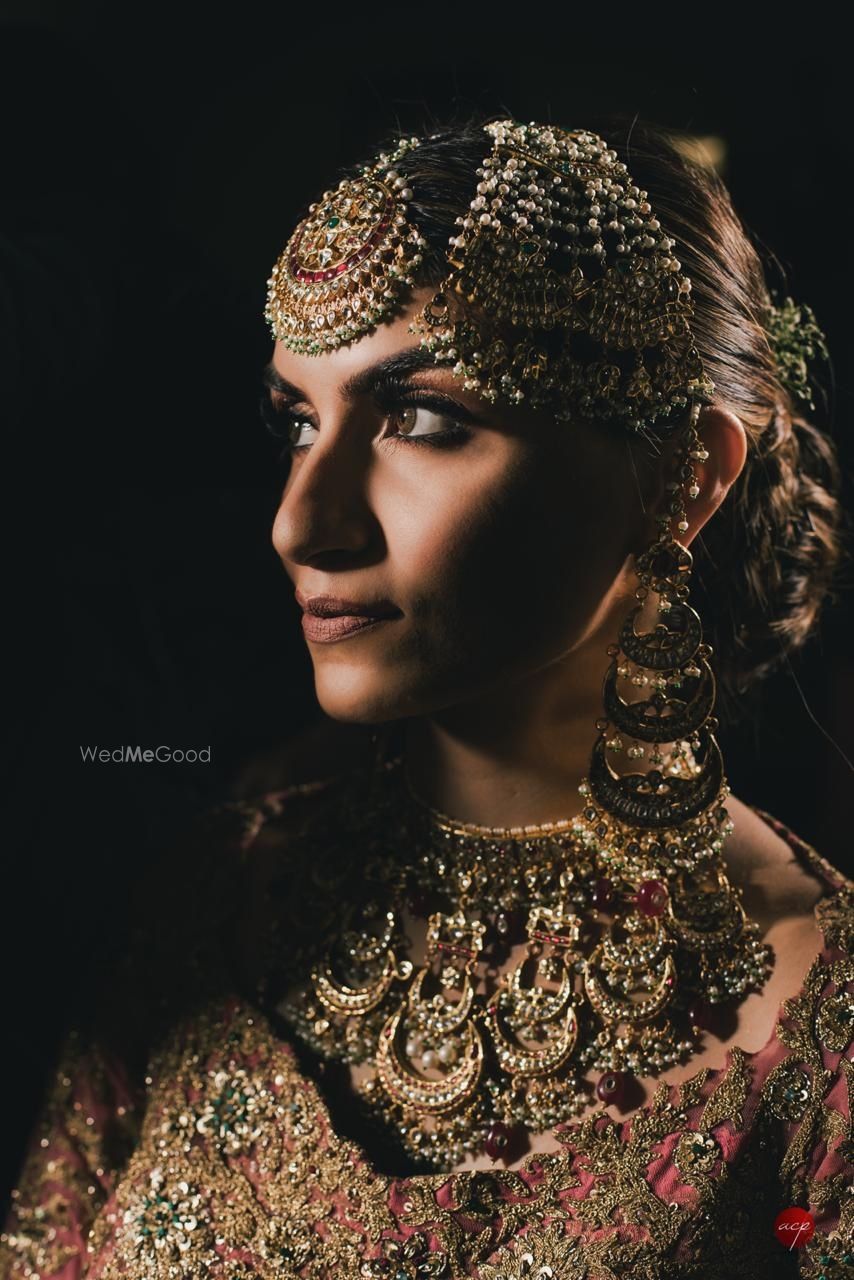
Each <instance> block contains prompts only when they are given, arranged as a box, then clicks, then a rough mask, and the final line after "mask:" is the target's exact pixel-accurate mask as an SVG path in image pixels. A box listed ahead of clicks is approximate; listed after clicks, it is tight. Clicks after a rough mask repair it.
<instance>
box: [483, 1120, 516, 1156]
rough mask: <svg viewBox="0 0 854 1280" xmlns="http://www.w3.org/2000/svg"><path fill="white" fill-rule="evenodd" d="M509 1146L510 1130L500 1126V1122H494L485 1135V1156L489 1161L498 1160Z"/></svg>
mask: <svg viewBox="0 0 854 1280" xmlns="http://www.w3.org/2000/svg"><path fill="white" fill-rule="evenodd" d="M509 1145H510V1128H509V1126H508V1125H506V1124H502V1123H501V1121H500V1120H496V1121H495V1123H494V1124H493V1125H491V1126H490V1129H489V1132H488V1133H487V1135H486V1141H485V1142H484V1144H483V1147H484V1150H485V1151H486V1154H487V1155H488V1156H489V1158H490V1160H498V1159H500V1158H501V1156H503V1155H504V1153H505V1151H506V1150H507V1148H508V1146H509Z"/></svg>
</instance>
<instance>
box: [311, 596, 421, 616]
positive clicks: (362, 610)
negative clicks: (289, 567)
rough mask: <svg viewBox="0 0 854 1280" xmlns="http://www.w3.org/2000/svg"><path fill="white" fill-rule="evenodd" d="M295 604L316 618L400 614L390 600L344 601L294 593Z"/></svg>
mask: <svg viewBox="0 0 854 1280" xmlns="http://www.w3.org/2000/svg"><path fill="white" fill-rule="evenodd" d="M296 598H297V604H299V605H300V606H301V607H302V608H303V609H304V610H305V612H306V613H311V614H313V615H314V616H315V617H316V618H337V617H341V616H346V617H348V618H396V617H398V616H399V614H400V610H399V609H398V607H397V605H396V604H393V603H392V602H391V600H387V599H378V600H367V601H362V600H345V599H344V598H343V596H322V595H319V596H304V595H303V594H302V592H301V591H297V592H296Z"/></svg>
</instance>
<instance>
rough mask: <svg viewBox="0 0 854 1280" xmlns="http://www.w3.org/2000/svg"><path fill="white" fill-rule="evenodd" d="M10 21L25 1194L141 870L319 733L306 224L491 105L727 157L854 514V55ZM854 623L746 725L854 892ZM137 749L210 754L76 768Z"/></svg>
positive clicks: (655, 24)
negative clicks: (286, 331)
mask: <svg viewBox="0 0 854 1280" xmlns="http://www.w3.org/2000/svg"><path fill="white" fill-rule="evenodd" d="M308 9H310V12H306V10H308ZM579 12H580V11H579ZM585 13H588V11H585ZM0 17H2V25H0V118H2V121H3V137H4V142H3V155H2V187H0V332H2V335H3V337H2V349H0V378H2V392H1V393H0V412H2V416H3V419H4V434H3V439H4V446H5V450H6V462H7V465H6V466H5V467H4V468H3V471H4V482H3V488H4V504H3V510H4V515H5V516H6V527H5V549H6V552H7V554H6V557H5V562H6V567H5V586H6V592H5V595H6V603H7V609H6V610H5V611H4V613H5V618H6V622H5V631H6V635H7V638H8V641H9V650H8V656H7V659H6V667H5V671H6V697H5V700H4V701H5V706H6V717H5V719H6V723H7V727H8V729H9V734H8V746H7V752H6V758H5V762H4V763H5V767H4V776H5V778H6V779H7V781H8V783H9V786H8V792H7V800H6V805H7V812H8V813H9V814H10V815H11V818H12V821H11V822H10V823H9V824H8V827H7V831H8V842H7V843H6V845H5V850H4V862H3V881H2V883H3V888H4V908H3V922H2V929H3V941H4V948H5V953H6V954H5V964H4V970H3V972H4V975H5V1004H6V1011H7V1012H6V1016H5V1018H4V1024H5V1027H6V1030H7V1036H6V1037H5V1043H6V1051H5V1055H4V1057H5V1061H4V1066H5V1068H6V1071H7V1077H8V1079H7V1081H6V1082H5V1087H4V1092H3V1094H2V1096H3V1097H4V1099H5V1100H6V1112H7V1115H6V1122H5V1123H4V1125H3V1131H4V1143H3V1147H4V1172H5V1173H6V1174H7V1175H8V1178H9V1179H11V1177H12V1176H13V1175H14V1173H15V1170H16V1168H17V1162H18V1159H19V1155H20V1150H21V1144H22V1142H23V1139H24V1136H25V1134H26V1132H27V1131H28V1128H29V1126H30V1123H31V1118H32V1110H33V1107H34V1105H35V1102H36V1101H37V1099H38V1097H39V1095H40V1092H41V1090H42V1088H43V1085H44V1079H45V1073H46V1071H47V1069H48V1067H49V1064H50V1056H51V1053H52V1051H53V1049H54V1046H55V1044H56V1043H57V1040H58V1038H59V1035H60V1034H61V1031H62V1029H63V1027H64V1025H65V1024H66V1023H67V1021H68V1020H69V1018H70V1017H71V1016H73V1011H74V1009H75V1005H79V1004H80V1003H81V1002H83V1003H85V1001H86V999H87V998H88V994H89V993H90V992H91V991H92V989H93V988H94V986H95V985H97V984H98V983H100V982H101V980H102V979H103V977H104V976H105V975H108V974H109V971H110V967H111V963H112V961H113V958H114V957H115V956H116V955H117V954H118V953H119V952H120V950H121V947H122V942H123V928H124V925H125V923H126V921H127V918H128V909H129V905H130V901H131V899H132V898H133V896H134V891H135V887H136V885H137V884H138V882H139V868H140V866H141V865H142V864H143V863H144V862H146V861H147V860H148V859H150V858H151V857H155V856H156V851H157V850H158V849H159V848H161V847H162V845H163V841H164V840H165V839H167V837H168V836H170V835H171V833H173V832H174V831H176V830H178V829H180V828H181V825H182V824H183V823H184V822H186V821H188V820H189V818H190V817H192V815H193V814H195V813H196V812H198V811H199V810H200V809H201V808H202V807H204V806H205V805H207V804H208V803H209V802H210V801H211V800H213V799H216V798H217V797H218V796H220V795H221V794H223V793H224V791H225V790H226V789H227V788H228V787H229V785H230V784H231V780H232V779H233V778H234V776H235V774H236V773H237V771H238V770H239V769H240V768H241V767H242V766H243V764H244V762H245V761H246V760H247V758H249V757H250V756H253V755H254V754H256V753H259V752H262V753H263V752H265V751H269V750H272V749H274V748H276V746H277V745H278V744H280V743H282V742H283V741H285V740H286V739H287V738H289V737H290V736H292V735H293V734H294V733H296V732H297V731H298V730H299V729H300V728H301V727H302V726H304V725H305V724H307V723H308V722H309V721H310V720H311V719H312V717H313V716H314V715H315V710H316V704H315V701H314V696H313V687H312V681H311V672H310V664H309V662H308V659H307V656H306V653H305V650H304V644H303V641H302V638H301V634H300V632H299V628H298V626H297V625H296V624H297V616H298V614H297V611H296V607H295V605H294V603H293V599H292V595H291V593H290V589H289V584H288V582H287V580H286V578H285V575H284V573H283V571H282V569H281V567H280V566H279V564H278V562H277V560H276V558H275V556H274V554H273V551H272V549H271V547H270V544H269V530H270V525H271V521H272V517H273V514H274V511H275V507H276V499H277V491H278V487H279V486H280V484H281V479H282V477H281V474H280V473H279V472H277V470H276V469H275V466H274V463H273V455H272V448H271V446H269V445H268V443H267V441H266V439H265V436H264V432H263V429H262V428H261V426H260V424H259V421H258V417H257V395H258V375H259V372H260V369H261V366H262V365H263V363H264V362H265V361H266V360H267V359H268V358H269V354H270V339H269V337H268V335H267V332H266V329H265V326H264V322H263V319H262V312H263V305H264V293H265V282H266V279H267V276H268V274H269V270H270V267H271V265H272V263H273V261H274V259H275V257H276V255H277V254H278V252H279V250H280V248H281V246H282V244H283V243H284V240H285V238H286V237H287V234H288V233H289V231H290V230H291V227H292V225H293V223H294V222H295V220H296V219H297V218H298V217H299V216H301V213H302V211H303V209H304V207H305V205H306V204H307V203H308V201H309V200H311V199H314V198H315V196H316V195H317V193H318V192H319V191H320V190H322V189H323V188H324V187H325V186H326V185H328V184H329V182H330V178H331V176H332V174H333V173H334V172H335V170H336V168H337V166H338V165H340V164H343V163H348V162H350V161H352V160H353V159H355V158H357V157H361V156H363V155H370V154H371V151H372V148H373V144H374V140H375V139H376V138H379V137H380V136H382V135H383V134H384V133H385V132H386V131H387V130H388V129H391V128H396V127H397V128H400V129H401V130H403V131H404V132H409V131H413V130H420V129H422V128H424V127H425V126H428V125H432V124H434V123H437V124H438V123H442V122H443V121H445V120H447V119H449V118H450V117H452V116H464V115H465V114H467V112H468V111H469V110H482V111H487V110H488V111H493V110H501V111H506V113H507V114H509V115H514V116H516V117H517V118H518V119H523V120H525V119H537V120H553V121H554V122H556V123H562V124H565V125H568V126H570V127H577V126H579V125H583V124H584V123H586V121H585V112H597V111H605V110H609V109H617V110H622V111H629V112H631V113H632V114H634V113H635V112H637V113H639V114H640V115H642V116H646V117H650V118H652V119H655V120H658V121H661V122H662V123H665V124H670V125H674V126H677V127H679V128H684V129H688V130H690V131H692V132H694V133H696V134H698V135H714V136H718V137H721V138H723V139H724V141H725V143H726V146H727V159H726V166H725V169H724V176H725V178H726V180H727V182H728V184H729V186H730V189H731V190H732V192H733V195H734V199H735V203H736V207H737V208H738V210H739V212H740V213H741V215H742V217H743V218H744V220H745V221H746V222H747V224H748V225H749V226H750V227H751V228H752V229H753V230H754V231H755V232H756V234H757V235H758V236H759V238H760V239H761V240H762V241H763V242H764V243H765V244H767V245H768V246H770V247H771V248H772V249H773V250H774V251H775V252H776V254H777V256H778V258H779V259H780V261H781V262H782V264H783V266H784V267H785V269H786V271H787V274H788V282H789V287H790V291H791V293H792V294H793V296H794V297H795V299H796V300H799V301H807V302H809V303H810V304H811V305H812V306H813V307H814V309H815V312H816V314H817V317H818V319H819V322H820V324H821V325H822V327H823V328H824V330H825V332H826V334H827V337H828V342H829V345H830V349H831V351H832V353H833V356H834V364H833V370H832V374H831V376H830V379H829V381H830V387H829V396H830V400H829V416H828V418H827V420H828V423H829V429H830V430H831V432H832V433H833V435H834V436H835V438H836V440H837V443H838V447H839V449H840V452H841V454H842V458H843V462H844V465H845V468H846V504H847V505H848V507H849V509H850V507H851V475H852V430H851V410H852V384H851V369H850V361H849V350H850V345H851V331H850V322H849V316H850V310H851V307H850V281H851V274H850V255H851V247H850V244H851V236H850V232H849V229H848V225H847V224H848V218H847V215H846V206H845V205H844V203H843V196H842V191H841V184H842V182H843V180H844V177H845V170H846V167H847V166H846V165H845V164H844V163H843V160H844V157H845V155H846V154H847V152H848V134H849V133H850V124H851V121H850V114H849V109H848V99H849V96H850V86H849V78H850V77H849V69H848V66H847V58H848V54H847V51H846V46H845V44H844V42H843V41H841V39H840V37H839V33H835V34H834V32H833V31H832V30H831V29H829V28H827V29H826V28H825V26H824V24H823V19H822V16H821V14H820V11H817V10H814V9H812V8H811V17H810V19H809V23H808V25H807V27H806V28H805V27H804V24H803V20H802V21H801V25H800V26H799V28H798V29H797V30H795V29H792V30H787V29H777V30H776V31H775V32H774V33H773V34H771V33H769V32H768V31H767V30H763V29H759V28H757V29H756V30H748V29H747V28H746V27H745V26H744V23H743V21H742V22H736V21H735V20H734V19H733V18H732V17H731V16H727V15H725V14H724V13H722V12H716V13H715V14H714V15H709V17H708V22H707V23H706V24H705V26H704V27H700V26H698V27H697V28H696V29H693V28H692V29H687V28H683V27H681V26H675V27H673V26H672V25H671V26H668V24H667V22H666V20H665V18H664V15H663V13H660V12H659V11H657V10H649V11H648V12H646V11H645V15H644V17H643V19H641V20H640V21H639V22H638V23H637V25H636V26H635V27H631V28H630V27H628V26H626V25H625V24H624V22H623V20H622V18H621V17H620V15H619V13H618V12H617V11H613V12H612V11H610V10H606V9H605V8H604V7H602V8H601V10H600V11H599V12H589V13H588V16H587V18H586V19H585V23H584V24H580V22H579V17H578V14H577V13H575V12H574V11H573V10H572V9H571V8H570V7H568V6H562V7H560V8H553V9H549V8H543V7H539V8H536V9H535V8H533V7H531V6H517V7H516V8H514V9H513V10H507V11H505V12H504V13H502V12H500V11H498V10H497V9H493V10H490V9H485V8H482V7H480V6H479V7H477V8H471V9H470V10H466V9H462V8H457V9H447V8H441V7H439V8H436V7H433V8H431V9H429V10H427V9H425V8H423V7H420V8H418V9H415V8H414V7H413V9H412V10H408V9H403V8H394V9H392V8H388V9H384V8H382V7H379V8H378V7H376V6H374V7H371V8H370V9H367V8H361V7H351V8H350V9H348V10H346V11H345V10H343V9H342V8H340V7H334V6H328V5H327V6H323V7H320V6H311V7H309V6H305V7H304V8H303V10H302V11H301V12H299V13H297V12H296V11H293V12H288V11H286V10H285V9H284V8H282V7H280V8H279V9H277V10H276V13H275V16H271V12H268V11H262V9H261V8H259V7H256V6H252V5H246V4H241V5H240V6H236V7H235V6H229V7H228V8H227V9H224V10H221V11H214V10H213V9H212V8H211V7H207V6H205V7H203V6H201V5H198V6H195V5H193V6H189V5H184V6H181V7H179V8H173V9H166V8H165V7H161V8H158V7H157V6H155V7H152V6H151V5H148V4H146V5H142V6H121V5H116V4H115V3H112V4H106V3H95V2H94V0H92V2H90V3H87V4H79V5H68V4H56V5H49V4H44V5H41V4H28V5H23V4H19V5H14V4H11V5H10V4H4V5H3V6H2V7H0ZM852 598H854V596H852V592H851V589H850V587H849V588H848V589H847V590H846V591H845V592H844V593H843V594H842V596H841V598H840V599H839V601H838V602H837V603H836V604H835V605H833V606H832V607H829V608H828V609H827V611H826V613H825V615H824V620H823V622H822V626H821V629H820V632H819V633H818V634H817V635H816V638H815V640H814V641H813V642H812V644H811V645H810V647H809V649H808V651H807V652H806V653H805V654H804V655H803V656H802V657H799V658H798V659H797V660H796V661H793V662H792V663H791V664H790V665H789V666H787V667H786V668H785V669H784V670H783V671H782V672H781V673H780V674H779V675H778V676H775V677H773V678H772V679H771V680H769V681H768V682H767V684H766V687H765V691H764V695H763V703H762V706H761V708H760V710H758V711H757V712H756V713H754V714H753V715H752V716H751V718H750V719H749V720H748V721H747V722H746V723H745V724H743V725H741V726H740V727H739V728H738V729H730V730H726V729H725V730H724V731H722V732H721V734H720V735H719V737H720V741H721V744H722V747H723V750H724V757H725V760H726V764H727V774H728V777H729V780H730V783H731V785H732V788H733V791H734V792H735V794H736V795H738V796H740V797H741V798H742V799H744V800H745V801H748V802H752V803H755V804H759V805H762V806H764V807H765V808H768V809H770V810H771V811H772V812H773V813H775V814H777V815H778V816H779V817H780V818H782V819H783V820H784V821H786V822H788V823H789V824H790V825H792V826H793V827H794V829H795V830H796V831H798V832H799V834H801V835H802V836H804V837H805V838H806V839H808V840H810V841H812V842H813V843H815V844H816V845H817V846H818V847H819V849H820V850H821V851H822V852H823V853H825V854H826V855H827V856H828V857H829V858H830V859H831V861H833V862H835V863H836V864H837V865H838V866H839V867H841V868H843V869H845V870H847V871H848V872H849V873H850V872H851V857H850V843H849V830H850V827H851V820H852V814H854V808H852V803H851V799H850V797H851V790H852V783H854V778H853V777H852V765H851V763H850V761H851V760H852V758H854V731H852V727H851V713H852V706H853V705H854V661H852V653H851V645H850V641H849V639H848V637H849V635H850V628H851V623H852ZM135 743H140V744H142V745H144V746H146V745H157V744H158V743H166V744H173V745H176V746H197V747H200V746H207V745H208V744H210V746H211V751H212V763H211V764H210V765H206V766H198V767H195V768H194V767H190V766H187V765H178V764H171V765H169V764H162V765H157V764H153V765H118V764H115V765H87V764H83V763H82V761H81V758H80V745H81V744H98V745H107V746H115V745H120V744H135ZM200 874H203V868H202V869H200ZM163 892H164V893H165V892H168V883H165V884H164V886H163ZM151 910H152V911H154V912H156V910H157V902H156V901H154V902H152V903H151Z"/></svg>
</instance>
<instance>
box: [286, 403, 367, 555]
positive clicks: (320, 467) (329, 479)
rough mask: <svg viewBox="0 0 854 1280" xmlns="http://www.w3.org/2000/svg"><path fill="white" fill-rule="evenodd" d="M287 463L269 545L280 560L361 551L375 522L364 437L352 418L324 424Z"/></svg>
mask: <svg viewBox="0 0 854 1280" xmlns="http://www.w3.org/2000/svg"><path fill="white" fill-rule="evenodd" d="M321 437H322V440H323V442H322V443H321V442H320V441H317V442H315V443H314V444H312V445H311V446H310V447H309V448H308V449H307V450H306V452H305V453H304V454H303V456H302V457H300V458H298V459H295V460H294V461H293V462H292V464H291V474H290V476H289V477H288V482H287V484H286V485H285V489H284V492H283V494H282V500H281V503H280V505H279V510H278V512H277V513H276V518H275V521H274V523H273V533H272V541H273V546H274V548H275V550H276V552H277V554H278V556H279V557H280V559H281V560H282V561H283V562H285V563H288V562H290V563H293V564H310V563H313V562H314V561H316V559H317V557H319V556H322V555H324V554H331V553H334V552H343V553H349V554H350V555H358V554H364V552H365V551H366V550H367V549H369V548H370V546H371V544H372V542H373V541H374V540H375V539H376V537H377V532H378V522H377V520H376V517H375V515H374V513H373V512H372V510H371V506H370V503H369V501H368V493H367V475H368V470H369V468H370V458H371V444H370V440H366V439H359V438H358V435H357V432H356V430H355V424H352V423H351V424H350V429H349V431H348V424H347V422H346V421H342V422H341V423H340V424H339V425H338V426H333V427H329V426H324V428H323V429H322V431H321Z"/></svg>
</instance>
